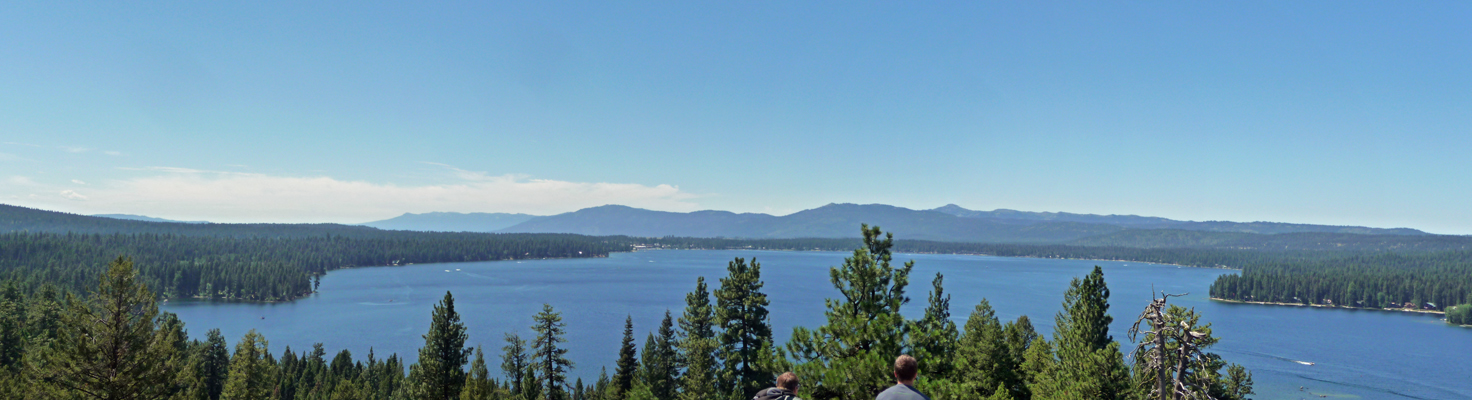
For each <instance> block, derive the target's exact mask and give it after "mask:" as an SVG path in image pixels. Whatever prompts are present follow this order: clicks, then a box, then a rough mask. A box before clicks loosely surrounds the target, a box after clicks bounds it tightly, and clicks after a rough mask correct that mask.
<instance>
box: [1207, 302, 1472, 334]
mask: <svg viewBox="0 0 1472 400" xmlns="http://www.w3.org/2000/svg"><path fill="white" fill-rule="evenodd" d="M1211 299H1212V300H1214V301H1220V302H1223V303H1239V304H1260V305H1268V306H1289V307H1317V308H1336V309H1344V310H1367V311H1391V312H1404V313H1416V314H1434V315H1445V314H1446V312H1445V311H1436V310H1414V309H1405V308H1369V307H1345V306H1331V305H1328V304H1303V303H1281V302H1271V301H1247V300H1228V299H1223V298H1219V297H1211ZM1462 326H1468V325H1462ZM1468 327H1472V326H1468Z"/></svg>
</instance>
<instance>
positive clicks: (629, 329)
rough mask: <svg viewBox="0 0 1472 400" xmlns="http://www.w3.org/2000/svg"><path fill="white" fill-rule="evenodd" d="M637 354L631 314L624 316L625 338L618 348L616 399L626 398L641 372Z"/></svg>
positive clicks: (615, 377)
mask: <svg viewBox="0 0 1472 400" xmlns="http://www.w3.org/2000/svg"><path fill="white" fill-rule="evenodd" d="M635 354H638V349H636V348H634V317H633V316H632V315H630V316H626V317H625V318H624V339H623V344H622V345H620V346H619V348H618V367H617V369H615V370H614V373H613V391H614V393H616V395H615V397H614V399H615V400H624V399H625V398H626V397H627V396H628V393H629V390H632V389H633V388H634V383H635V381H636V379H634V378H635V377H637V375H638V373H639V360H638V359H637V358H634V355H635Z"/></svg>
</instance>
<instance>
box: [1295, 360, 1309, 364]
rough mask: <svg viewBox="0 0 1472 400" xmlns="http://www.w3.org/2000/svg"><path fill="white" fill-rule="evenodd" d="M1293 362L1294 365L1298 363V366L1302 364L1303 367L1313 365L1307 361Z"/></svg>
mask: <svg viewBox="0 0 1472 400" xmlns="http://www.w3.org/2000/svg"><path fill="white" fill-rule="evenodd" d="M1293 362H1296V363H1299V364H1303V365H1314V363H1311V362H1308V361H1298V360H1294V361H1293Z"/></svg>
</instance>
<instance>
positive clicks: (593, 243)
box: [0, 233, 628, 301]
mask: <svg viewBox="0 0 1472 400" xmlns="http://www.w3.org/2000/svg"><path fill="white" fill-rule="evenodd" d="M626 249H628V246H626V245H624V244H622V242H621V241H617V240H609V239H605V238H598V237H590V236H579V235H564V234H484V233H414V234H412V235H392V236H384V237H344V236H313V237H230V236H183V235H176V234H153V233H136V234H76V233H68V234H53V233H6V234H0V279H6V280H15V281H19V282H21V283H23V284H24V285H23V286H24V287H29V288H36V287H39V286H40V285H42V284H53V285H57V286H59V287H61V288H62V289H64V290H67V291H74V292H75V291H80V290H81V289H85V288H87V287H89V286H90V285H91V284H92V283H93V281H94V280H95V278H96V275H97V273H98V271H101V268H102V267H103V266H102V265H101V264H100V263H99V261H98V260H107V259H110V258H113V257H117V256H118V255H122V254H127V255H130V256H131V257H133V259H134V260H136V261H137V262H138V263H139V265H141V266H142V267H141V268H140V271H139V272H140V279H142V280H143V281H144V282H147V283H148V284H149V286H150V287H153V288H158V289H157V290H158V292H156V294H158V295H160V296H162V297H164V298H189V297H199V298H207V299H229V300H255V301H278V300H290V299H293V298H297V297H300V296H304V295H307V294H310V293H312V292H313V291H314V290H315V287H314V284H313V283H314V282H313V278H314V277H318V276H321V275H322V274H324V273H326V272H327V271H330V270H333V269H338V268H350V267H362V266H378V265H402V264H412V263H435V262H459V261H489V260H511V259H536V258H566V257H603V256H607V255H608V253H609V252H612V251H623V250H626Z"/></svg>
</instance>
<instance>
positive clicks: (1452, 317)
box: [1446, 304, 1472, 325]
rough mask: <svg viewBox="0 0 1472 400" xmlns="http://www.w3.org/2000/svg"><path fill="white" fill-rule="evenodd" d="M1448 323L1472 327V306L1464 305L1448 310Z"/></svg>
mask: <svg viewBox="0 0 1472 400" xmlns="http://www.w3.org/2000/svg"><path fill="white" fill-rule="evenodd" d="M1446 322H1447V323H1449V324H1453V325H1472V304H1462V305H1458V306H1454V307H1451V308H1448V309H1447V310H1446Z"/></svg>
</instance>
